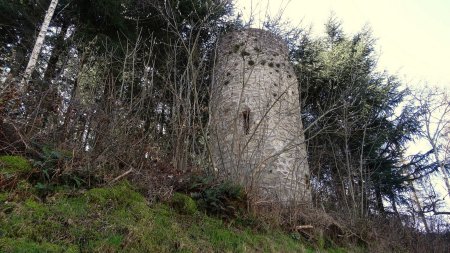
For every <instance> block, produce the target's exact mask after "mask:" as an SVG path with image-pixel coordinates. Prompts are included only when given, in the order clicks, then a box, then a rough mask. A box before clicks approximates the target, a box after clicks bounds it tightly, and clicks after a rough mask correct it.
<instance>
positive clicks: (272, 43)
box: [210, 29, 311, 203]
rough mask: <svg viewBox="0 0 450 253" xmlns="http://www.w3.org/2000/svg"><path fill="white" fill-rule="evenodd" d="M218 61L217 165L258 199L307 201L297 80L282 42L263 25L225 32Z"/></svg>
mask: <svg viewBox="0 0 450 253" xmlns="http://www.w3.org/2000/svg"><path fill="white" fill-rule="evenodd" d="M215 64H216V65H215V68H214V82H213V86H212V90H211V101H210V107H211V110H210V111H211V115H210V126H211V128H210V129H211V148H212V152H211V153H212V157H213V161H214V166H215V167H216V168H217V169H218V171H219V172H221V173H223V174H224V175H225V176H226V177H228V178H230V179H232V180H234V181H235V182H238V183H240V184H242V185H243V186H244V187H245V188H246V189H247V190H248V191H249V192H250V193H251V194H255V196H257V198H258V201H261V202H262V203H266V202H274V201H281V202H283V203H301V202H310V200H311V195H310V189H309V167H308V163H307V159H306V157H307V155H306V148H305V143H304V135H303V127H302V122H301V119H300V106H299V93H298V82H297V79H296V77H295V75H294V70H293V68H292V66H291V64H290V63H289V60H288V49H287V46H286V44H285V43H284V41H283V40H282V39H281V38H279V37H277V36H275V35H274V34H272V33H270V32H267V31H264V30H261V29H247V30H243V31H235V32H230V33H227V34H225V35H224V36H223V38H221V40H220V43H219V45H218V50H217V56H216V63H215Z"/></svg>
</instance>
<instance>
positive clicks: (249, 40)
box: [219, 28, 289, 56]
mask: <svg viewBox="0 0 450 253" xmlns="http://www.w3.org/2000/svg"><path fill="white" fill-rule="evenodd" d="M242 47H244V48H245V47H251V48H252V49H255V50H256V51H260V52H262V53H270V52H273V53H278V54H280V55H285V56H287V55H288V53H289V50H288V47H287V44H286V42H285V41H284V40H283V39H282V38H281V37H280V36H278V35H276V34H274V33H272V32H270V31H267V30H263V29H258V28H249V29H243V30H236V31H231V32H228V33H225V34H224V35H223V36H222V38H221V39H220V41H219V50H220V51H221V52H222V53H224V54H226V53H228V54H231V53H236V52H237V51H239V49H241V48H242Z"/></svg>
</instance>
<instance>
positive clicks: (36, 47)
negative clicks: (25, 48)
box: [22, 0, 58, 93]
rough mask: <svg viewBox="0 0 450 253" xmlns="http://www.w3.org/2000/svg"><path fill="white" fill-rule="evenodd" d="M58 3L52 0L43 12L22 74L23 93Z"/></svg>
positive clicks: (56, 0)
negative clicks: (42, 17) (38, 29)
mask: <svg viewBox="0 0 450 253" xmlns="http://www.w3.org/2000/svg"><path fill="white" fill-rule="evenodd" d="M57 5H58V0H52V1H51V2H50V5H49V7H48V10H47V12H46V13H45V17H44V21H43V22H42V25H41V29H40V31H39V34H38V37H37V38H36V42H35V44H34V47H33V51H32V52H31V55H30V60H29V61H28V64H27V67H26V68H25V73H24V75H23V80H22V85H23V93H25V91H26V86H27V85H28V82H29V79H30V77H31V74H32V72H33V70H34V68H35V66H36V62H37V60H38V57H39V53H40V52H41V49H42V45H43V44H44V40H45V36H46V34H47V30H48V26H49V25H50V21H51V20H52V17H53V14H54V13H55V9H56V6H57Z"/></svg>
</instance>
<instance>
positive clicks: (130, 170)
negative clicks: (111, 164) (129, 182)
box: [108, 168, 133, 185]
mask: <svg viewBox="0 0 450 253" xmlns="http://www.w3.org/2000/svg"><path fill="white" fill-rule="evenodd" d="M132 171H133V168H131V169H129V170H127V171H125V172H124V173H123V174H122V175H120V176H118V177H116V178H114V179H113V180H111V181H110V182H109V183H108V184H109V185H111V184H113V183H114V182H116V181H117V180H119V179H121V178H123V177H125V176H126V175H128V174H130V173H131V172H132Z"/></svg>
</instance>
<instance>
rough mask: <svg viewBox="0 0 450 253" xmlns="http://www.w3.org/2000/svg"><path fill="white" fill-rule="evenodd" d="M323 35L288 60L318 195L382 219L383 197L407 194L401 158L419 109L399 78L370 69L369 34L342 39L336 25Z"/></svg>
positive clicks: (373, 60) (307, 40) (414, 130)
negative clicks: (294, 77) (297, 90)
mask: <svg viewBox="0 0 450 253" xmlns="http://www.w3.org/2000/svg"><path fill="white" fill-rule="evenodd" d="M326 28H327V35H326V37H325V38H322V39H318V40H314V39H311V37H309V36H307V35H306V36H303V37H302V38H301V40H300V46H299V47H298V48H296V49H295V50H293V53H292V56H293V57H294V61H298V62H299V64H297V65H296V70H297V76H298V79H299V81H300V87H301V89H302V90H301V92H300V93H301V103H302V110H303V113H302V116H303V118H302V119H303V123H304V126H305V127H306V128H307V129H308V131H307V132H306V138H307V139H309V141H308V151H309V162H310V168H311V170H312V174H313V175H314V176H313V184H315V186H317V187H318V188H317V189H316V191H317V192H316V194H317V195H316V196H317V198H318V199H320V201H323V200H330V201H329V203H330V205H331V206H334V207H333V208H337V209H341V208H342V206H347V207H348V209H347V210H348V211H349V212H354V210H359V211H357V213H358V214H357V215H361V216H364V215H367V214H368V213H369V212H373V210H377V211H379V212H384V208H383V203H382V202H383V201H382V197H383V196H385V197H389V198H390V199H392V198H391V197H393V196H396V195H398V193H399V192H402V191H404V190H405V185H406V184H405V181H406V180H407V177H405V176H403V175H402V173H403V172H404V171H405V169H406V167H404V166H403V165H402V159H404V150H405V145H406V143H407V141H409V140H411V139H412V138H413V136H414V134H416V133H417V132H418V130H419V129H420V124H419V122H418V121H417V118H418V117H417V115H418V114H417V113H418V110H417V108H415V107H414V106H413V105H411V104H408V103H406V102H404V100H405V97H407V96H408V94H409V91H408V90H407V89H402V88H401V83H400V82H399V80H398V79H397V78H395V77H394V76H391V75H388V74H387V73H379V72H377V71H376V70H375V68H376V56H375V54H374V39H373V38H372V37H371V35H370V33H369V32H367V31H362V32H360V33H358V34H356V35H354V36H353V37H348V36H346V35H345V34H344V32H343V31H342V29H341V26H340V23H339V22H337V21H336V20H334V19H331V21H330V22H329V23H328V24H327V26H326ZM399 106H401V107H402V108H403V110H398V108H399ZM396 109H397V112H396V111H395V110H396ZM398 112H400V113H398ZM349 205H350V206H351V207H350V206H349ZM355 215H356V214H355Z"/></svg>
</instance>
